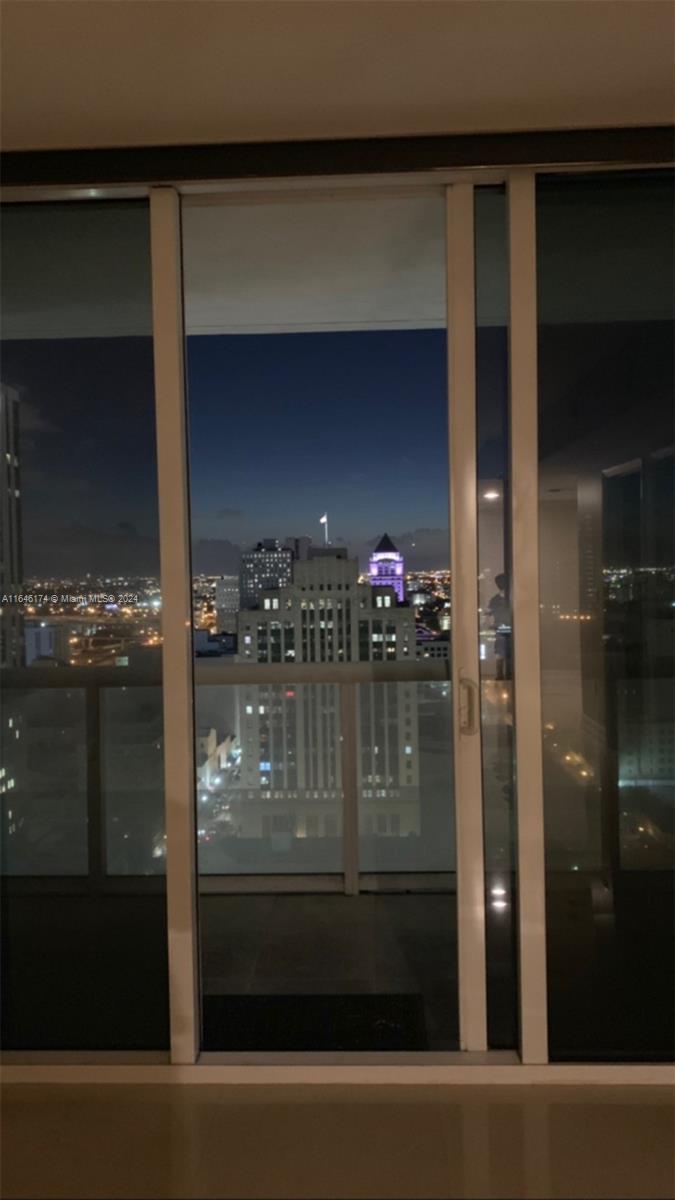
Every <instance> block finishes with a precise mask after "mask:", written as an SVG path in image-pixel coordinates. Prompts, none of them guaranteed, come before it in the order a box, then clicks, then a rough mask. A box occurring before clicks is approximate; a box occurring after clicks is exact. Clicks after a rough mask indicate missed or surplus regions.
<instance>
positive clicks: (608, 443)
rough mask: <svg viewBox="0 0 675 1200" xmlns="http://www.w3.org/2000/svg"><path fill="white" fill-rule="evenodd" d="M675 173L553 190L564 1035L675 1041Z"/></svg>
mask: <svg viewBox="0 0 675 1200" xmlns="http://www.w3.org/2000/svg"><path fill="white" fill-rule="evenodd" d="M673 199H674V190H673V176H672V174H671V173H669V172H664V173H662V174H659V173H642V174H637V173H636V174H634V175H621V176H611V177H610V176H594V177H592V178H591V177H588V178H583V177H582V178H565V179H558V180H555V181H554V180H546V181H542V182H541V183H540V185H539V188H538V194H537V224H538V267H539V309H540V326H539V356H540V400H539V404H540V447H539V455H540V517H541V541H540V555H541V589H542V590H541V603H542V618H541V630H542V667H543V680H542V687H543V707H544V713H543V715H544V787H545V816H546V862H547V909H548V953H549V961H548V971H549V993H550V1041H551V1054H552V1057H554V1058H556V1059H565V1058H577V1059H579V1058H581V1059H593V1058H596V1059H610V1060H613V1059H622V1058H623V1059H631V1058H632V1059H657V1060H658V1059H665V1058H669V1057H671V1056H672V1053H673V983H674V974H673V967H674V964H673V946H674V945H675V938H674V936H673V935H674V933H675V929H674V918H675V904H674V899H675V897H674V895H673V879H674V876H673V867H674V866H675V860H674V856H673V850H674V842H673V831H674V825H673V818H674V814H675V791H674V789H675V774H674V770H673V744H674V743H673V696H674V694H675V692H674V688H673V666H674V655H673V650H674V630H675V611H674V609H675V590H674V584H675V552H674V531H673V520H674V514H675V505H674V502H675V493H674V488H673V363H674V361H675V359H674V355H673V350H674V346H673V318H674V312H673V307H674V297H675V288H674V283H675V280H674V276H673V263H674V261H675V260H674V256H673V248H674V247H673V228H674V226H673V216H674V215H675V210H674V207H673Z"/></svg>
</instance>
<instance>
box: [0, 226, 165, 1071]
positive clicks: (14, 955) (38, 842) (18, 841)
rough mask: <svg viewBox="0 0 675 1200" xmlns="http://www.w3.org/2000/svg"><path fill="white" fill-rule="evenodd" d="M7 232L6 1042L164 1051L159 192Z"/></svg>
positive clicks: (3, 525)
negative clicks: (155, 254) (155, 311)
mask: <svg viewBox="0 0 675 1200" xmlns="http://www.w3.org/2000/svg"><path fill="white" fill-rule="evenodd" d="M2 234H3V273H2V334H3V342H2V386H1V393H0V429H1V436H2V445H1V446H0V495H1V497H2V501H1V511H0V518H1V520H0V663H1V666H2V689H3V704H2V717H1V720H0V741H1V750H2V760H1V765H0V801H1V810H2V867H3V905H2V926H3V928H2V934H3V937H2V946H3V949H2V953H3V972H2V1022H3V1024H2V1038H3V1044H4V1046H5V1047H6V1048H7V1049H102V1050H105V1049H131V1048H136V1049H141V1048H159V1047H164V1046H166V1045H167V1044H168V994H167V950H166V912H165V898H164V883H163V880H162V879H161V878H159V879H156V880H153V879H151V878H149V876H151V875H153V874H158V873H160V874H161V872H162V871H163V869H164V856H163V852H162V853H160V854H156V853H155V851H156V849H157V848H159V850H160V851H162V847H163V844H164V843H163V834H164V801H163V780H162V755H161V740H162V718H161V661H160V655H161V632H160V608H161V600H160V590H159V553H158V535H157V478H156V464H155V453H156V452H155V423H154V392H153V358H152V336H151V334H152V316H151V300H150V246H149V221H148V206H147V204H146V203H145V202H140V203H136V202H132V203H128V202H122V203H114V204H113V203H95V204H89V203H87V204H83V203H77V204H30V205H19V206H8V207H6V208H5V209H4V210H3V222H2ZM112 876H124V877H126V878H124V879H121V878H120V879H114V880H113V878H112ZM132 876H133V879H132V878H130V877H132ZM145 877H148V878H145ZM139 978H142V980H143V986H142V987H130V985H129V981H130V980H135V979H136V980H137V979H139ZM45 996H48V997H49V1002H48V1003H45Z"/></svg>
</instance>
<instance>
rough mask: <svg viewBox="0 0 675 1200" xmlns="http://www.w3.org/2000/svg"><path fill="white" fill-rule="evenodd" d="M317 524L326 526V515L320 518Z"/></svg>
mask: <svg viewBox="0 0 675 1200" xmlns="http://www.w3.org/2000/svg"><path fill="white" fill-rule="evenodd" d="M319 524H320V525H327V524H328V513H324V514H323V516H322V517H319Z"/></svg>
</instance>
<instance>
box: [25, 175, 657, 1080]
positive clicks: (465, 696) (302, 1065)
mask: <svg viewBox="0 0 675 1200" xmlns="http://www.w3.org/2000/svg"><path fill="white" fill-rule="evenodd" d="M668 165H669V164H664V163H659V164H655V166H656V167H658V168H664V167H667V166H668ZM637 166H638V169H645V166H646V164H638V165H637ZM581 169H583V171H584V172H587V171H591V170H598V171H603V172H606V171H609V170H630V169H631V164H629V163H626V164H622V165H620V166H616V165H610V164H601V163H600V164H597V165H593V164H583V167H580V166H561V167H557V168H554V167H551V166H548V165H547V166H546V167H545V168H542V169H541V170H542V172H545V173H546V174H549V175H550V174H552V173H554V172H557V173H576V172H578V171H579V170H581ZM538 173H539V170H538V168H537V167H536V166H533V167H529V168H522V167H515V168H506V169H487V170H486V169H479V170H473V169H460V170H454V171H433V172H429V173H422V172H416V173H413V174H401V175H384V176H378V177H373V176H367V175H366V176H363V177H356V176H336V177H333V178H326V177H323V178H321V179H317V180H316V181H315V182H313V181H311V180H310V181H308V180H307V179H305V178H302V179H274V180H261V181H259V182H258V183H255V184H251V182H250V181H246V180H241V181H228V182H225V183H222V184H214V183H208V184H200V183H198V182H195V183H187V184H186V183H181V184H176V185H166V186H164V185H163V186H147V187H136V186H134V187H131V188H130V187H119V188H98V189H95V190H92V189H91V188H72V187H50V188H21V189H8V190H7V194H6V195H5V196H3V199H5V198H6V199H8V200H12V201H13V202H17V201H35V200H52V199H68V200H81V201H86V200H87V199H101V198H119V199H122V198H126V197H130V198H131V197H147V198H149V202H150V227H151V249H152V285H153V335H154V359H155V390H156V416H157V447H158V450H157V454H158V488H159V512H160V553H161V571H162V594H163V634H164V640H163V697H164V701H163V703H164V731H165V736H164V765H165V779H166V784H165V789H166V790H165V806H166V831H167V876H166V886H167V913H168V951H169V1005H170V1052H169V1054H168V1055H167V1054H154V1053H153V1054H149V1053H145V1054H136V1053H133V1052H128V1053H127V1052H115V1053H111V1052H100V1053H85V1052H81V1053H79V1052H72V1053H60V1052H51V1053H50V1052H33V1053H21V1054H20V1053H18V1052H8V1053H5V1054H4V1055H3V1059H4V1063H5V1065H4V1077H5V1080H6V1081H7V1082H80V1081H81V1082H94V1081H96V1082H125V1083H132V1082H133V1083H150V1082H153V1083H154V1082H160V1081H161V1082H170V1083H181V1082H202V1083H203V1082H209V1083H252V1084H253V1083H272V1082H276V1083H351V1082H364V1083H383V1082H397V1083H407V1084H423V1083H432V1082H433V1083H448V1084H450V1083H472V1084H486V1083H490V1084H494V1083H504V1084H513V1083H525V1084H528V1083H533V1082H535V1083H536V1082H540V1083H546V1084H552V1083H593V1084H606V1083H631V1084H654V1083H666V1082H672V1078H673V1068H672V1065H670V1064H635V1063H630V1064H586V1063H584V1064H551V1063H549V1062H548V1046H547V982H546V924H545V872H544V807H543V780H542V748H541V670H540V645H539V637H540V634H539V595H538V578H539V546H538V540H537V537H536V530H537V521H538V413H537V402H538V394H537V359H536V339H537V303H536V256H535V185H536V178H537V174H538ZM487 184H505V185H506V190H507V200H508V240H509V295H510V317H509V344H510V354H509V388H510V396H511V439H510V443H511V445H510V452H511V490H512V506H511V537H512V555H513V557H512V571H513V579H514V583H513V618H514V678H515V726H516V728H515V759H516V779H517V795H518V814H519V828H518V834H517V837H518V852H517V865H518V873H517V889H518V967H519V983H520V987H519V1017H520V1020H519V1027H520V1044H519V1053H515V1052H511V1051H508V1052H494V1051H492V1052H490V1051H488V1050H487V1031H486V1026H487V1019H486V978H485V965H486V964H485V899H484V893H485V885H484V852H483V806H482V782H481V772H482V766H481V747H480V719H479V711H480V691H479V680H480V675H479V661H478V653H479V651H478V602H477V583H476V581H477V573H478V572H477V512H476V485H477V477H476V411H475V369H476V368H475V304H474V288H475V274H474V242H473V220H474V216H473V214H474V189H475V187H476V186H484V185H487ZM439 185H441V186H442V187H444V188H445V189H446V201H447V205H446V207H447V226H446V228H447V297H448V306H447V320H448V395H449V397H450V396H451V395H452V398H453V399H452V403H450V404H449V431H450V446H449V454H450V467H451V516H450V531H451V549H452V556H451V563H452V567H453V668H452V670H453V676H452V680H453V688H452V693H453V733H454V751H455V806H456V824H457V890H458V897H457V903H458V958H459V1008H460V1043H461V1046H462V1049H461V1050H460V1051H458V1052H453V1053H443V1054H434V1053H424V1054H412V1053H410V1054H408V1053H402V1054H389V1055H386V1054H367V1053H366V1054H358V1055H356V1054H332V1055H325V1054H318V1053H308V1054H295V1055H290V1054H281V1055H280V1054H265V1053H260V1054H227V1055H223V1054H208V1053H204V1052H200V988H199V943H198V914H197V886H198V880H197V871H196V841H195V829H194V805H193V800H194V788H195V773H194V736H193V733H194V728H193V726H194V720H193V687H194V671H195V668H194V664H193V660H192V646H191V623H192V614H191V593H190V529H189V495H188V478H187V456H186V415H185V368H184V361H183V346H184V328H183V297H182V249H181V231H180V204H181V196H182V195H185V196H187V195H191V196H194V195H195V194H200V195H201V202H202V203H205V204H210V203H223V202H224V200H225V202H226V201H227V197H228V196H229V197H230V198H231V200H232V201H233V202H236V203H242V202H243V201H244V200H247V199H250V200H251V202H252V203H260V202H261V201H263V200H270V199H274V197H275V196H276V197H278V198H279V199H282V198H283V197H284V196H286V197H288V194H289V192H291V193H293V195H294V196H298V197H299V196H300V195H301V194H313V193H316V192H319V191H323V192H324V193H325V192H326V190H333V191H343V189H353V190H357V189H358V190H359V191H360V192H361V193H362V194H363V193H364V192H367V193H369V194H372V193H373V192H377V193H381V192H382V191H383V190H386V191H387V192H388V193H391V190H392V188H393V187H394V188H400V190H401V192H402V193H405V192H407V191H408V189H419V188H424V187H426V188H429V187H433V188H434V190H436V189H438V187H439ZM525 531H526V536H525ZM533 531H534V535H533ZM472 597H473V599H471V598H472ZM215 665H216V664H214V666H215ZM422 665H423V664H420V663H412V662H410V663H407V664H382V666H383V667H388V666H391V667H397V668H398V667H400V668H403V667H406V668H410V674H411V678H412V677H413V675H415V676H416V673H417V672H418V671H419V668H420V667H421V666H422ZM429 666H430V667H433V668H436V669H437V668H439V667H440V668H441V669H442V666H443V664H440V663H439V664H429ZM204 667H206V664H202V665H201V666H200V674H201V671H202V669H203V668H204ZM210 667H211V664H209V668H210ZM344 667H349V664H344ZM244 669H249V670H250V668H246V667H244ZM253 669H254V670H255V671H256V672H257V674H256V679H258V681H259V680H260V672H261V671H264V673H265V679H267V676H268V673H269V675H270V680H271V679H272V677H273V675H274V673H275V672H276V671H282V672H284V677H285V676H286V675H287V674H288V671H289V669H290V670H292V672H293V675H294V678H295V677H296V676H297V675H298V674H299V670H300V668H299V667H292V665H291V666H289V664H286V666H285V667H284V665H283V664H282V665H281V667H279V668H277V667H259V666H258V665H256V666H255V668H253ZM304 669H305V670H306V669H307V668H306V667H305V668H304ZM357 676H358V672H357V673H356V674H354V677H353V678H350V679H347V678H346V677H344V680H343V679H342V677H341V713H342V718H343V724H344V727H345V728H347V729H349V728H351V726H352V725H353V723H354V712H355V685H356V682H357V681H358V680H357ZM228 677H229V676H228ZM209 678H210V676H209ZM214 681H215V680H214ZM477 714H478V719H477ZM352 743H353V738H352V737H351V736H350V734H349V733H347V734H346V735H345V747H346V749H345V753H347V754H348V753H349V752H350V751H351V750H352V749H353V745H352ZM352 775H354V778H353V779H352V778H351V776H352ZM355 788H356V784H355V771H353V772H351V773H350V774H348V775H347V776H346V777H345V793H346V803H345V820H344V828H345V842H346V844H347V853H346V865H345V872H344V881H345V888H346V890H347V891H357V890H358V861H357V858H356V855H357V853H358V812H357V807H356V799H355ZM477 797H478V801H477V799H476V798H477ZM204 890H209V889H208V887H206V888H205V889H204ZM325 890H327V891H330V890H334V888H333V886H332V885H330V884H329V885H328V886H326V888H325Z"/></svg>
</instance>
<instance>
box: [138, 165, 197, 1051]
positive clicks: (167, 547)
mask: <svg viewBox="0 0 675 1200" xmlns="http://www.w3.org/2000/svg"><path fill="white" fill-rule="evenodd" d="M150 230H151V251H152V311H153V337H154V365H155V407H156V426H157V472H158V489H159V540H160V562H161V586H162V635H163V642H162V670H163V686H162V695H163V707H164V788H165V810H166V893H167V922H168V951H169V1012H170V1028H171V1062H172V1063H183V1064H189V1063H194V1062H196V1060H197V1057H198V1054H199V1048H200V1020H199V970H198V961H199V953H198V938H197V889H196V842H195V818H194V788H195V769H194V767H195V763H194V697H193V677H192V636H191V627H192V619H191V617H192V603H191V569H190V520H189V492H188V461H187V427H186V413H185V369H184V327H183V324H184V323H183V287H182V247H181V227H180V197H179V195H178V193H177V192H176V191H175V189H174V188H170V187H155V188H151V189H150Z"/></svg>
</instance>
